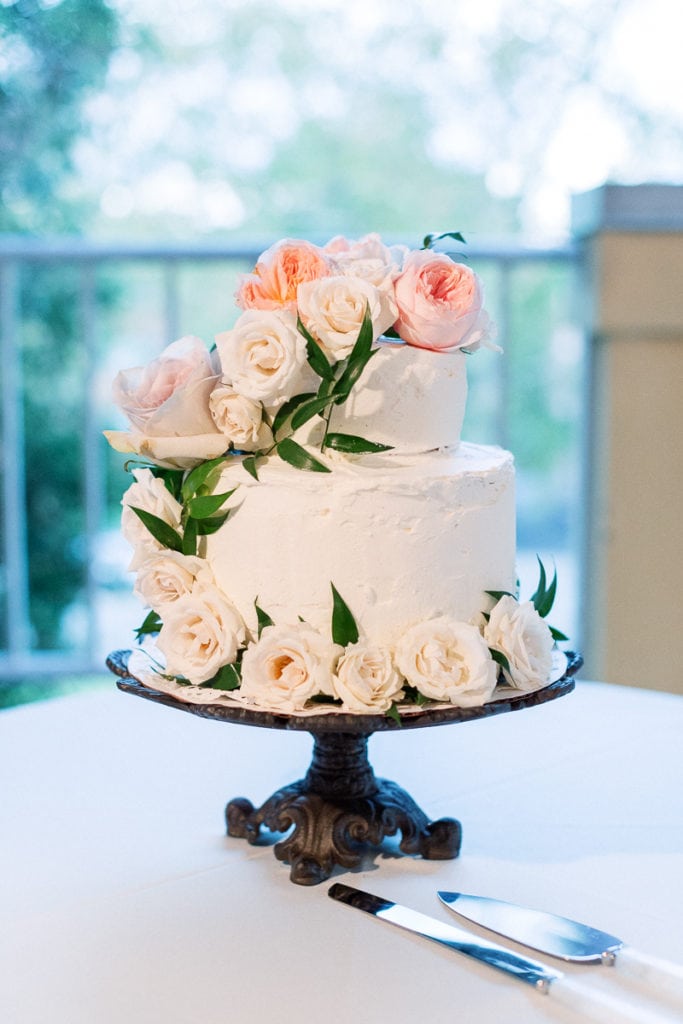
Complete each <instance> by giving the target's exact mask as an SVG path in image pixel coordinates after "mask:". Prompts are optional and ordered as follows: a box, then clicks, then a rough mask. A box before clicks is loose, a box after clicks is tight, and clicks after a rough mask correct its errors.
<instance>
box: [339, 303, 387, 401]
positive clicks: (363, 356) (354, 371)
mask: <svg viewBox="0 0 683 1024" xmlns="http://www.w3.org/2000/svg"><path fill="white" fill-rule="evenodd" d="M372 338H373V333H372V320H371V319H370V311H369V309H368V308H366V310H365V316H364V317H363V324H362V326H361V329H360V331H359V332H358V338H357V339H356V344H355V345H354V346H353V349H352V350H351V355H350V356H349V357H348V360H347V362H346V366H345V368H344V370H343V372H342V374H341V376H340V377H339V380H338V381H337V383H336V384H335V385H334V389H333V392H332V393H333V394H334V396H335V401H336V403H337V405H341V403H342V402H345V401H346V399H347V398H348V397H349V395H350V393H351V390H352V388H353V386H354V385H355V383H356V381H357V380H358V378H359V377H360V375H361V374H362V372H363V370H364V369H365V367H366V366H367V364H368V362H369V361H370V359H371V358H372V356H374V355H375V354H376V353H377V352H378V351H379V350H378V349H373V348H372Z"/></svg>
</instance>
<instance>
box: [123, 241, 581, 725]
mask: <svg viewBox="0 0 683 1024" xmlns="http://www.w3.org/2000/svg"><path fill="white" fill-rule="evenodd" d="M446 237H455V238H458V239H459V240H461V239H460V236H458V235H453V236H440V239H443V238H446ZM440 239H434V238H433V236H428V237H427V238H426V239H425V245H424V247H423V248H422V249H419V250H409V249H406V248H404V247H388V246H386V245H385V244H384V243H383V242H382V240H381V239H380V238H379V237H378V236H377V235H369V236H366V237H365V238H362V239H360V240H359V241H353V242H351V241H347V240H346V239H343V238H336V239H333V240H332V241H331V242H330V243H328V244H327V245H326V246H322V247H321V246H316V245H313V244H311V243H308V242H303V241H297V240H289V239H287V240H284V241H282V242H279V243H277V244H276V245H274V246H272V247H271V248H270V249H269V250H267V251H266V252H265V253H263V254H262V255H261V256H260V257H259V259H258V261H257V263H256V266H255V268H254V270H253V272H252V273H250V274H247V275H244V276H243V278H242V279H241V280H240V283H239V287H238V291H237V294H236V302H237V306H238V307H239V308H240V309H241V310H242V312H241V313H240V315H239V316H238V317H237V319H236V322H235V323H234V326H233V327H232V328H231V329H229V330H226V331H224V332H222V333H220V334H218V335H217V336H216V339H215V345H214V346H213V347H212V348H211V349H209V348H208V347H207V346H206V345H205V344H204V343H203V342H202V341H201V340H200V339H198V338H195V337H190V336H188V337H184V338H181V339H180V340H179V341H177V342H174V343H173V344H171V345H169V346H168V347H167V348H166V350H165V351H164V352H163V353H162V354H161V355H160V356H159V357H158V358H157V359H155V360H154V361H153V362H152V363H151V364H149V365H148V366H145V367H136V368H133V369H130V370H125V371H122V372H121V373H119V375H118V376H117V378H116V381H115V384H114V396H115V400H116V402H117V404H118V405H119V407H120V408H121V409H122V411H123V412H124V413H125V415H126V416H127V418H128V421H129V427H130V429H128V430H123V431H108V432H107V437H108V439H109V441H110V443H111V444H112V445H113V446H114V447H115V448H116V449H117V450H118V451H121V452H125V453H127V454H128V455H129V463H128V468H130V470H131V472H132V474H133V477H134V482H133V483H132V484H131V485H130V487H129V488H128V490H127V491H126V493H125V494H124V497H123V516H122V529H123V532H124V535H125V537H126V539H127V540H128V541H129V542H130V544H131V546H132V549H133V556H132V560H131V564H130V569H131V571H133V572H134V573H135V584H134V587H135V592H136V594H137V595H138V596H139V597H140V599H141V600H142V602H143V603H144V604H145V605H146V606H147V607H148V609H149V611H148V613H147V615H146V617H145V619H144V622H143V623H142V625H141V627H140V629H139V630H138V639H139V640H140V641H141V642H143V643H144V646H145V649H148V648H149V647H150V644H152V647H151V650H150V651H149V659H150V660H149V666H150V668H149V673H148V674H147V675H146V676H145V682H146V683H147V684H148V685H151V686H153V687H154V688H156V689H159V690H164V691H166V692H171V693H173V694H174V695H176V696H179V697H180V698H181V699H184V700H191V701H198V702H206V703H209V702H211V701H229V702H234V701H237V702H240V703H242V704H245V705H247V706H250V707H254V708H257V709H267V710H270V711H275V712H283V713H296V714H307V713H312V712H315V713H321V712H322V711H329V713H335V712H338V711H342V712H345V713H348V712H353V713H358V714H363V713H375V714H376V713H388V714H392V715H394V716H396V715H397V713H398V712H399V711H400V712H403V711H404V710H406V709H412V710H415V709H419V708H420V707H422V706H423V705H425V704H426V703H429V704H430V706H432V702H438V703H441V704H446V705H456V706H460V707H468V706H477V705H481V704H483V703H485V702H486V701H488V700H490V699H492V698H493V697H494V696H495V693H496V688H497V687H500V686H508V687H509V686H512V687H515V688H518V689H522V690H530V689H534V688H537V687H540V686H543V685H545V684H546V683H547V682H548V681H549V679H550V676H551V672H552V670H553V663H554V644H555V640H556V639H565V638H564V637H563V636H562V634H560V633H558V631H556V630H553V629H552V628H551V627H550V626H548V624H547V623H546V621H545V616H546V615H547V613H548V612H549V610H550V607H551V606H552V602H553V598H554V594H555V584H556V581H555V579H554V578H553V580H552V581H551V582H550V583H548V581H547V578H546V575H545V570H544V568H543V566H542V564H541V566H540V568H541V577H540V580H539V586H538V589H537V591H536V593H535V594H534V595H533V598H532V599H531V600H529V601H521V600H519V598H518V597H517V595H516V583H515V580H516V571H515V504H514V466H513V458H512V455H511V454H510V453H509V452H506V451H504V450H502V449H500V448H496V447H491V446H483V445H475V444H468V443H465V442H462V441H461V439H460V432H461V427H462V422H463V416H464V412H465V401H466V397H467V378H466V364H467V362H468V360H469V359H470V358H472V354H473V353H474V352H476V350H477V349H479V348H481V347H482V346H485V345H488V346H491V347H495V346H493V344H492V341H491V337H492V333H493V332H492V325H491V323H490V320H489V317H488V315H487V314H486V312H485V310H484V304H483V291H482V286H481V283H480V281H479V279H478V277H477V275H476V274H475V273H474V272H473V271H472V270H471V269H470V268H469V267H468V266H467V265H465V264H463V263H458V262H456V261H454V260H453V259H452V258H451V257H450V256H448V255H446V254H445V253H442V252H438V251H435V249H434V248H433V245H434V243H435V242H436V241H439V240H440Z"/></svg>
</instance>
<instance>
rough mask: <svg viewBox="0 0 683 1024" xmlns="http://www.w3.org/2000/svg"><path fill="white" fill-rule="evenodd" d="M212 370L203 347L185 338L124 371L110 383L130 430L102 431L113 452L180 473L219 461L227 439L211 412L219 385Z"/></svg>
mask: <svg viewBox="0 0 683 1024" xmlns="http://www.w3.org/2000/svg"><path fill="white" fill-rule="evenodd" d="M216 369H217V368H216V367H215V366H214V364H213V362H212V359H211V356H210V355H209V352H208V351H207V348H206V346H205V345H204V342H203V341H201V340H200V339H199V338H194V337H191V336H187V337H185V338H181V339H180V340H179V341H174V342H173V344H172V345H169V346H168V347H167V348H166V349H164V351H163V352H162V353H161V355H160V356H159V358H158V359H154V360H153V361H152V362H151V363H150V364H149V365H148V366H135V367H133V368H132V369H130V370H122V371H121V372H120V373H119V374H118V375H117V377H116V379H115V381H114V401H115V402H116V404H117V405H118V406H119V408H120V409H121V410H122V411H123V412H124V413H125V415H126V416H127V417H128V419H129V421H130V423H131V426H132V427H133V430H132V431H122V430H105V432H104V433H105V437H106V438H107V440H108V441H109V443H110V444H111V446H112V448H114V449H115V450H116V451H117V452H124V453H126V454H135V455H141V456H143V457H144V458H146V459H150V460H151V461H152V462H156V463H157V464H158V465H160V466H173V467H182V468H187V467H189V466H193V465H195V464H196V463H197V462H203V461H204V460H205V459H215V458H218V456H219V455H222V454H223V452H224V451H225V449H226V448H227V439H226V437H225V435H224V434H222V433H221V432H220V431H219V429H218V427H217V426H216V424H215V423H214V420H213V416H212V415H211V409H210V406H209V398H210V396H211V392H212V391H213V389H214V386H215V385H216V382H217V381H218V380H219V379H220V374H218V373H217V372H216Z"/></svg>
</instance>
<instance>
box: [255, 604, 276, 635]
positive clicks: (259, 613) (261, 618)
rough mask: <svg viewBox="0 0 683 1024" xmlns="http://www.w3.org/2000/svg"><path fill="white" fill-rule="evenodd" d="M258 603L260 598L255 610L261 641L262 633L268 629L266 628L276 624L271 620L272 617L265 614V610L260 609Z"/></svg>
mask: <svg viewBox="0 0 683 1024" xmlns="http://www.w3.org/2000/svg"><path fill="white" fill-rule="evenodd" d="M257 602H258V598H256V601H254V608H255V609H256V620H257V622H258V639H259V640H260V639H261V633H262V632H263V630H264V629H265V628H266V626H273V625H275V623H274V622H273V620H272V619H271V617H270V615H269V614H268V613H267V612H264V610H263V608H259V606H258V604H257Z"/></svg>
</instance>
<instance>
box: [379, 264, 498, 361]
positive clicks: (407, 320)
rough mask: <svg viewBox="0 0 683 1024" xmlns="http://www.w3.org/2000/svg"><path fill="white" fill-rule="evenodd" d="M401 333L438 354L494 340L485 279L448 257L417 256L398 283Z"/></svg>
mask: <svg viewBox="0 0 683 1024" xmlns="http://www.w3.org/2000/svg"><path fill="white" fill-rule="evenodd" d="M394 290H395V296H396V304H397V306H398V320H397V321H396V324H395V325H394V326H395V329H396V331H397V332H398V334H399V335H400V336H401V338H403V340H404V341H406V342H407V343H408V344H409V345H415V346H417V347H418V348H427V349H432V350H433V351H448V350H451V349H458V348H465V347H467V348H469V349H473V348H478V347H479V345H481V344H483V343H484V342H485V341H486V340H487V337H488V329H489V318H488V314H487V313H486V312H485V311H484V310H483V308H482V304H483V291H482V287H481V284H480V282H479V278H478V277H477V275H476V274H475V273H474V271H473V270H470V268H469V267H466V266H464V264H462V263H454V261H453V260H452V259H451V258H450V257H449V256H446V254H445V253H436V252H432V250H431V249H421V250H418V251H414V252H411V253H410V254H409V255H408V256H407V257H406V260H405V263H404V264H403V271H402V273H401V274H400V275H399V277H398V278H397V279H396V281H395V283H394Z"/></svg>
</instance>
